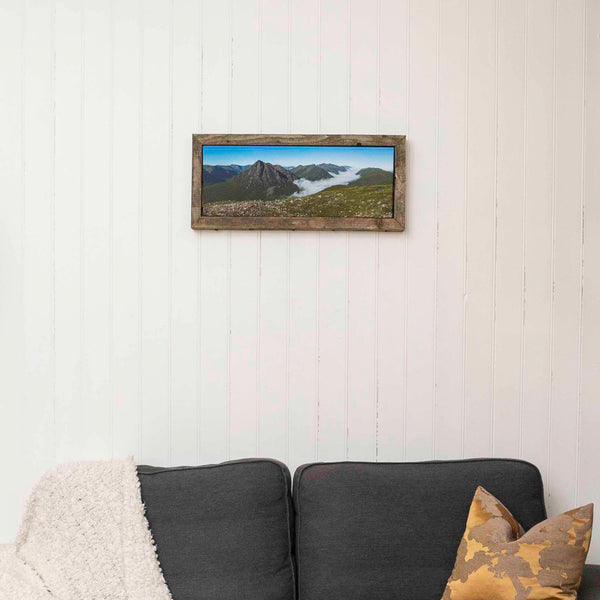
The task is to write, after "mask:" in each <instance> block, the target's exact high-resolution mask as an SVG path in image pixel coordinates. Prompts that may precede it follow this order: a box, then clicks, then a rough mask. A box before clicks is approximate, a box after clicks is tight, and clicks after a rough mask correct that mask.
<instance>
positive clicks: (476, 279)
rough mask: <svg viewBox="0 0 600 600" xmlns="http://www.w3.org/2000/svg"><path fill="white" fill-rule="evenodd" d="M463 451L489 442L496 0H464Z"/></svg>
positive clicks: (480, 449)
mask: <svg viewBox="0 0 600 600" xmlns="http://www.w3.org/2000/svg"><path fill="white" fill-rule="evenodd" d="M468 34H469V42H468V43H469V74H468V76H469V91H468V94H469V97H468V103H469V112H468V115H467V118H468V119H469V127H468V142H467V143H468V154H467V161H468V166H467V169H468V172H467V195H468V196H467V231H466V236H467V237H466V243H467V275H466V277H467V279H466V293H467V296H466V299H465V301H466V304H465V309H466V333H465V335H466V339H465V344H466V346H465V361H466V363H465V433H464V454H465V456H487V455H489V454H490V453H491V450H492V448H491V443H492V337H493V335H492V333H493V331H492V324H493V300H494V298H493V289H494V239H495V238H494V236H495V233H494V231H495V220H494V212H495V210H494V209H495V181H496V166H495V165H496V156H495V155H496V143H495V140H496V110H497V108H496V102H497V96H496V2H495V1H493V0H482V1H481V2H471V3H470V4H469V33H468Z"/></svg>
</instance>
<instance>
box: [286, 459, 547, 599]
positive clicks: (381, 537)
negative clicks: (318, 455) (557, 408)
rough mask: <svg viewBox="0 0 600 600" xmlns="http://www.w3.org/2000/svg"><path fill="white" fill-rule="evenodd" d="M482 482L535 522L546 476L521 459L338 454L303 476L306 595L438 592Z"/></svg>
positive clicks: (300, 552) (426, 595)
mask: <svg viewBox="0 0 600 600" xmlns="http://www.w3.org/2000/svg"><path fill="white" fill-rule="evenodd" d="M478 485H482V486H483V487H485V488H486V489H487V490H488V491H489V492H491V493H492V494H494V495H495V496H496V497H498V498H499V499H500V500H501V501H502V502H503V503H504V504H505V505H506V506H507V507H508V508H509V510H511V511H512V512H513V514H514V516H515V517H516V518H517V519H518V521H519V522H520V523H521V524H522V525H523V527H525V529H528V528H530V527H531V526H533V525H534V524H536V523H538V522H539V521H542V520H543V519H545V518H546V510H545V508H544V495H543V489H542V479H541V476H540V473H539V471H538V470H537V468H536V467H534V466H533V465H531V464H529V463H526V462H523V461H517V460H472V461H452V462H425V463H378V464H375V463H330V464H312V465H305V466H303V467H300V468H299V469H298V470H297V471H296V474H295V476H294V503H295V510H296V561H297V569H298V589H299V599H300V600H325V599H326V600H436V599H439V598H441V596H442V593H443V590H444V586H445V584H446V581H447V579H448V576H449V575H450V573H451V571H452V567H453V565H454V560H455V557H456V549H457V547H458V543H459V542H460V538H461V535H462V533H463V530H464V527H465V523H466V518H467V512H468V509H469V506H470V504H471V500H472V498H473V493H474V492H475V489H476V487H477V486H478Z"/></svg>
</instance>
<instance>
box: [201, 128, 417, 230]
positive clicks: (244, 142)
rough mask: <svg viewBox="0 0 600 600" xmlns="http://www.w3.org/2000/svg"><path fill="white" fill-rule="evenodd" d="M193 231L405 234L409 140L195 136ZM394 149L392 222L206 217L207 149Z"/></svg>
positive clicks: (396, 137)
mask: <svg viewBox="0 0 600 600" xmlns="http://www.w3.org/2000/svg"><path fill="white" fill-rule="evenodd" d="M192 142H193V143H192V228H193V229H291V230H295V229H298V230H308V231H321V230H334V231H335V230H337V231H404V221H405V190H406V150H405V142H406V137H405V136H403V135H246V134H240V135H237V134H231V135H213V134H208V135H200V134H197V135H193V136H192ZM205 145H206V146H218V145H230V146H256V145H260V146H270V145H271V146H393V147H394V149H395V151H394V188H393V189H394V209H393V215H394V216H393V217H392V218H391V219H375V218H362V217H361V218H358V217H203V216H202V148H203V146H205Z"/></svg>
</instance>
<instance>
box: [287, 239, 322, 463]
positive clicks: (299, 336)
mask: <svg viewBox="0 0 600 600" xmlns="http://www.w3.org/2000/svg"><path fill="white" fill-rule="evenodd" d="M319 256H320V254H319V233H317V232H304V231H303V232H295V233H293V234H292V235H291V236H290V261H289V269H290V307H289V355H288V369H289V375H288V381H287V391H286V393H287V394H288V397H289V403H290V408H289V457H288V465H289V467H290V469H295V468H296V467H298V466H299V465H301V464H303V463H307V462H313V461H315V460H316V453H317V417H318V405H317V402H318V397H319V396H318V345H317V344H318V338H319V329H318V325H319V323H318V313H317V306H318V292H319V290H318V287H317V286H318V273H319Z"/></svg>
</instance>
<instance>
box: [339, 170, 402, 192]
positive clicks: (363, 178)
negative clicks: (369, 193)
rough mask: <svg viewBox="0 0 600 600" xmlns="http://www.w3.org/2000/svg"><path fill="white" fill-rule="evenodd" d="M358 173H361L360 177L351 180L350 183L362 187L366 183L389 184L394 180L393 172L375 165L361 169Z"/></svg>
mask: <svg viewBox="0 0 600 600" xmlns="http://www.w3.org/2000/svg"><path fill="white" fill-rule="evenodd" d="M358 175H360V178H359V179H355V180H354V181H351V182H350V183H349V184H348V185H351V186H354V187H356V186H359V187H360V186H364V185H387V184H392V183H393V182H394V174H393V173H391V172H390V171H384V170H383V169H377V168H375V167H368V168H366V169H361V170H360V171H358Z"/></svg>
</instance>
